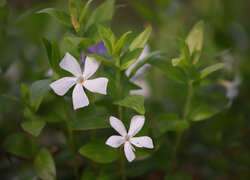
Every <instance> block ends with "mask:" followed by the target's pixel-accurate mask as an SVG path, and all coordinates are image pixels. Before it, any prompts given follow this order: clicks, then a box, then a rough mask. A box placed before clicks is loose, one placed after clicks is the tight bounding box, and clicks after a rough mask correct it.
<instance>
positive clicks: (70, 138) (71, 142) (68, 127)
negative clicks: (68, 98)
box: [63, 99, 79, 180]
mask: <svg viewBox="0 0 250 180" xmlns="http://www.w3.org/2000/svg"><path fill="white" fill-rule="evenodd" d="M63 105H64V110H65V114H66V124H67V129H68V134H69V144H70V147H71V152H72V156H73V168H74V174H75V180H79V173H78V166H77V160H76V151H75V142H74V134H73V131H72V129H71V128H70V126H69V122H70V116H69V112H68V108H67V104H66V102H65V100H64V99H63Z"/></svg>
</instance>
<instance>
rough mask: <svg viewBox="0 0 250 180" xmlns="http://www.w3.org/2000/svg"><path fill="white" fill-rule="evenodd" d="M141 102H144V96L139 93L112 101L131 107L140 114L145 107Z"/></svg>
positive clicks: (143, 111)
mask: <svg viewBox="0 0 250 180" xmlns="http://www.w3.org/2000/svg"><path fill="white" fill-rule="evenodd" d="M143 103H144V98H143V96H141V95H131V96H127V97H125V98H124V99H122V100H120V101H116V102H114V104H116V105H121V106H124V107H128V108H132V109H134V110H136V111H137V112H138V113H140V114H144V113H145V108H144V105H143Z"/></svg>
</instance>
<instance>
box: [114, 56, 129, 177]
mask: <svg viewBox="0 0 250 180" xmlns="http://www.w3.org/2000/svg"><path fill="white" fill-rule="evenodd" d="M116 66H117V67H120V60H119V58H117V59H116ZM116 86H117V100H120V99H121V71H120V69H117V70H116ZM118 117H119V119H120V120H121V121H122V106H121V105H118ZM122 151H123V149H122V147H121V148H120V166H121V176H122V180H126V179H127V178H126V168H125V158H124V154H123V152H122Z"/></svg>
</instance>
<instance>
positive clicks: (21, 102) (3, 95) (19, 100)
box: [0, 94, 24, 105]
mask: <svg viewBox="0 0 250 180" xmlns="http://www.w3.org/2000/svg"><path fill="white" fill-rule="evenodd" d="M0 96H2V97H5V98H8V99H10V100H13V101H16V102H18V103H19V104H21V105H24V103H23V101H22V99H20V98H18V97H16V96H12V95H9V94H2V95H0Z"/></svg>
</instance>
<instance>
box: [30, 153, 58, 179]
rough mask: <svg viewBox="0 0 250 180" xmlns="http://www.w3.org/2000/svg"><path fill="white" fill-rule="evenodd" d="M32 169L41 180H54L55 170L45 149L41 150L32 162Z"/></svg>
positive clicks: (51, 158)
mask: <svg viewBox="0 0 250 180" xmlns="http://www.w3.org/2000/svg"><path fill="white" fill-rule="evenodd" d="M34 169H35V171H36V173H37V175H38V176H39V177H40V178H41V179H43V180H55V179H56V168H55V163H54V160H53V157H52V156H51V154H50V152H49V151H48V150H47V149H41V150H40V151H39V152H38V154H37V156H36V159H35V161H34Z"/></svg>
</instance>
